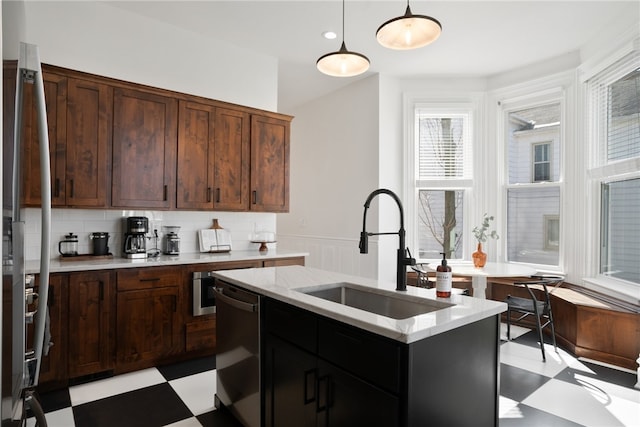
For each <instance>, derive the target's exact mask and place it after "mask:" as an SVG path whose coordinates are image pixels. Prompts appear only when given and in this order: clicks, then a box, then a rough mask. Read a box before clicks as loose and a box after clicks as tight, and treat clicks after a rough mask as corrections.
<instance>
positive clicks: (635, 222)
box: [587, 51, 640, 292]
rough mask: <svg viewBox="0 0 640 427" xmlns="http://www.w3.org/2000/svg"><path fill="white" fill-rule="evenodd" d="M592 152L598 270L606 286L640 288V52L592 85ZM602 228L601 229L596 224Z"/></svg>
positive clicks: (603, 73)
mask: <svg viewBox="0 0 640 427" xmlns="http://www.w3.org/2000/svg"><path fill="white" fill-rule="evenodd" d="M587 83H588V88H589V103H590V114H591V116H590V120H589V121H590V123H591V132H590V136H591V138H592V147H593V150H592V152H593V153H597V154H595V155H594V157H593V158H592V162H591V163H592V165H591V168H590V170H589V175H590V177H592V179H593V180H594V182H595V184H597V188H599V192H600V197H599V198H598V200H599V201H600V206H599V208H600V209H599V211H600V222H599V228H600V232H599V239H600V245H599V254H598V255H599V256H598V258H599V264H600V265H599V268H598V273H599V274H600V276H601V277H604V278H607V279H615V283H610V282H607V283H608V286H610V287H612V288H615V289H629V288H628V286H632V287H634V286H635V287H636V288H635V289H636V291H635V292H637V286H638V285H640V215H639V214H638V212H640V171H639V170H638V160H639V159H640V52H638V51H635V52H632V53H630V54H628V55H627V56H626V57H624V58H622V59H621V60H619V61H618V62H616V63H614V64H613V65H611V66H610V67H609V68H607V69H605V70H604V71H602V72H601V73H600V74H598V75H596V76H594V77H593V78H592V79H590V80H589V81H588V82H587ZM596 225H598V224H596Z"/></svg>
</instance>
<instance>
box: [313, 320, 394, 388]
mask: <svg viewBox="0 0 640 427" xmlns="http://www.w3.org/2000/svg"><path fill="white" fill-rule="evenodd" d="M318 355H319V356H320V357H321V358H323V359H325V360H327V361H329V362H331V363H333V364H335V365H337V366H339V367H340V368H342V369H344V370H346V371H348V372H351V373H352V374H354V375H357V376H359V377H360V378H362V379H364V380H366V381H368V382H370V383H372V384H375V385H377V386H379V387H382V388H384V389H386V390H389V391H391V392H393V393H398V392H399V391H400V369H401V365H400V345H399V344H398V343H395V342H393V341H391V340H387V339H385V338H383V337H379V336H377V335H374V334H371V333H369V332H366V331H364V330H362V329H357V328H354V327H350V326H348V325H343V324H340V323H337V322H332V321H328V320H320V321H319V322H318Z"/></svg>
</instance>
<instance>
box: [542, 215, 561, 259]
mask: <svg viewBox="0 0 640 427" xmlns="http://www.w3.org/2000/svg"><path fill="white" fill-rule="evenodd" d="M544 242H545V244H544V248H545V249H551V250H555V251H557V250H558V248H559V247H560V218H559V217H558V215H545V216H544Z"/></svg>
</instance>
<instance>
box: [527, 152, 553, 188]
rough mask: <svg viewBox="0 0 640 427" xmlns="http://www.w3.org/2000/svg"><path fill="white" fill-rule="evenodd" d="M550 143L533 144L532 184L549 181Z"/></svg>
mask: <svg viewBox="0 0 640 427" xmlns="http://www.w3.org/2000/svg"><path fill="white" fill-rule="evenodd" d="M550 146H551V144H550V143H548V142H545V143H542V144H533V156H532V157H533V167H532V169H533V182H539V181H549V180H550V179H551V162H550V160H549V147H550Z"/></svg>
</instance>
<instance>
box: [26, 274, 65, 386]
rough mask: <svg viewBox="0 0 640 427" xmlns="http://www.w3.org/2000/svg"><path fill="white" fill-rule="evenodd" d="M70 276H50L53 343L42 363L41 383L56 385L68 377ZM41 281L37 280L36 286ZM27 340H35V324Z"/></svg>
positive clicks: (50, 314)
mask: <svg viewBox="0 0 640 427" xmlns="http://www.w3.org/2000/svg"><path fill="white" fill-rule="evenodd" d="M67 284H68V277H67V276H63V275H51V276H50V278H49V304H48V305H49V332H50V334H51V335H50V336H51V343H52V344H53V345H52V346H51V347H49V350H48V353H47V354H43V357H42V362H41V364H40V378H39V382H40V383H51V384H52V385H55V384H57V383H59V382H61V381H66V379H67V321H68V319H67V313H68V311H67V303H66V302H67V298H68V294H67V291H68V286H67ZM38 285H39V281H37V282H36V286H38ZM28 333H29V338H28V340H27V342H29V343H31V342H33V338H32V334H33V325H29V328H28Z"/></svg>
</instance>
